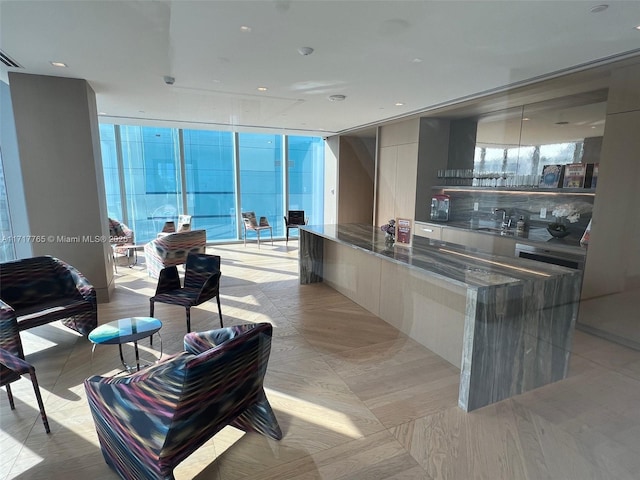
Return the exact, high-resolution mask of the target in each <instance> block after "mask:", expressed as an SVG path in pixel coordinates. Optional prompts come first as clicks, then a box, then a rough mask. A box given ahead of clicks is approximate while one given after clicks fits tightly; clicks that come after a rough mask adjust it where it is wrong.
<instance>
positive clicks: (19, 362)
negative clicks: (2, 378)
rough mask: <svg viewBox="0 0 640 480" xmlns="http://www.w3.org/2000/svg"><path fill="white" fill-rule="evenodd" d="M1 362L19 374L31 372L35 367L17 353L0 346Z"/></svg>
mask: <svg viewBox="0 0 640 480" xmlns="http://www.w3.org/2000/svg"><path fill="white" fill-rule="evenodd" d="M0 363H1V364H2V365H4V366H5V367H7V368H8V369H9V370H12V371H14V372H15V373H17V374H19V375H24V374H25V373H30V372H31V371H32V369H33V367H32V366H31V365H30V364H29V363H27V362H25V361H24V360H23V359H21V358H18V357H17V356H16V355H14V354H13V353H11V352H9V351H7V350H5V349H4V348H0Z"/></svg>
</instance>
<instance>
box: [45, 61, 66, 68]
mask: <svg viewBox="0 0 640 480" xmlns="http://www.w3.org/2000/svg"><path fill="white" fill-rule="evenodd" d="M49 63H50V64H51V65H53V66H54V67H60V68H67V64H66V63H62V62H49Z"/></svg>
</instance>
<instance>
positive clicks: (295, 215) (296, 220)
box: [287, 210, 305, 225]
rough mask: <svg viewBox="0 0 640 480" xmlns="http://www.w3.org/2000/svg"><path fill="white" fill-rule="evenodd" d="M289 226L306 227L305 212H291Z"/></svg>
mask: <svg viewBox="0 0 640 480" xmlns="http://www.w3.org/2000/svg"><path fill="white" fill-rule="evenodd" d="M288 215H289V216H288V217H287V225H304V224H305V222H304V210H289V214H288Z"/></svg>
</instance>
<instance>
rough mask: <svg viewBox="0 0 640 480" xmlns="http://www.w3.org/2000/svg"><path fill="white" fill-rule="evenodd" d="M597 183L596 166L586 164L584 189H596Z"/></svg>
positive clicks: (595, 164) (594, 164)
mask: <svg viewBox="0 0 640 480" xmlns="http://www.w3.org/2000/svg"><path fill="white" fill-rule="evenodd" d="M597 183H598V164H597V163H587V173H586V174H585V178H584V188H596V185H597Z"/></svg>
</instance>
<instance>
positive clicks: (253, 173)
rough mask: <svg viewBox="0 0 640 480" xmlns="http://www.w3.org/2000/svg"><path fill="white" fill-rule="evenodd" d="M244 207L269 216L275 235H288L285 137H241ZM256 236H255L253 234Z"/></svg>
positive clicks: (242, 198)
mask: <svg viewBox="0 0 640 480" xmlns="http://www.w3.org/2000/svg"><path fill="white" fill-rule="evenodd" d="M238 156H239V157H240V158H239V160H240V162H239V163H240V205H241V210H242V211H243V212H255V214H256V217H258V218H259V217H267V220H268V221H269V224H270V225H271V227H272V229H273V234H274V235H276V236H282V234H283V232H284V227H283V224H284V205H283V195H284V190H283V188H282V186H283V178H282V160H283V158H282V135H262V134H254V133H240V134H238ZM250 235H252V233H250Z"/></svg>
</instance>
